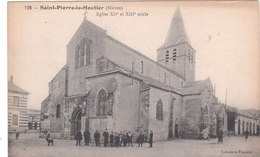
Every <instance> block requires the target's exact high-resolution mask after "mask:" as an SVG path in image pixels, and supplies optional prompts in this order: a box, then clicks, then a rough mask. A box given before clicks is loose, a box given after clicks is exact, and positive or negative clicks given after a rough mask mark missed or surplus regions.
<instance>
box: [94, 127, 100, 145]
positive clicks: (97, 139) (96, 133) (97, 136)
mask: <svg viewBox="0 0 260 157" xmlns="http://www.w3.org/2000/svg"><path fill="white" fill-rule="evenodd" d="M99 138H100V133H99V132H98V130H96V132H95V133H94V139H95V143H96V146H100V144H99Z"/></svg>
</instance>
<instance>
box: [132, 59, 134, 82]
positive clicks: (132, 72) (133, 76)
mask: <svg viewBox="0 0 260 157" xmlns="http://www.w3.org/2000/svg"><path fill="white" fill-rule="evenodd" d="M133 84H134V61H132V85H133Z"/></svg>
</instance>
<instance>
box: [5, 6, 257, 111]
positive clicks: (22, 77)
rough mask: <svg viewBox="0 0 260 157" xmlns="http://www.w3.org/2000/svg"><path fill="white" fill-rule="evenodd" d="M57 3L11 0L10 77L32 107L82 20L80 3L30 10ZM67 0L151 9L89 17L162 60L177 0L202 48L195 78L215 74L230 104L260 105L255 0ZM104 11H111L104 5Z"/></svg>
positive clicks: (41, 97) (41, 96) (221, 94)
mask: <svg viewBox="0 0 260 157" xmlns="http://www.w3.org/2000/svg"><path fill="white" fill-rule="evenodd" d="M53 4H55V5H61V4H62V3H53ZM53 4H51V3H19V4H18V3H16V4H11V3H9V8H8V9H9V10H8V35H9V36H8V77H9V78H10V75H14V82H15V84H17V85H18V86H20V87H21V88H23V89H25V90H27V91H28V92H30V93H31V94H30V95H29V104H28V106H29V107H30V108H38V109H40V104H41V101H42V100H44V99H45V98H46V97H47V96H48V82H50V81H51V80H52V78H53V77H54V76H55V75H56V74H57V72H58V71H59V70H60V69H61V68H62V67H63V65H64V64H65V63H66V45H67V44H68V42H69V40H70V39H71V37H72V36H73V34H74V33H75V32H76V30H77V29H78V27H79V25H80V24H81V23H82V21H83V17H84V15H83V13H84V11H82V10H81V11H79V10H73V11H72V10H70V11H69V10H56V11H53V10H39V9H33V10H25V7H24V6H25V5H32V6H33V7H40V5H49V6H52V5H53ZM62 5H64V6H65V5H66V6H76V5H78V6H83V5H88V6H94V5H99V6H103V7H106V6H109V5H111V6H122V7H123V10H121V11H119V12H127V11H134V12H137V13H139V12H146V13H148V16H144V17H137V16H135V17H125V16H124V17H111V16H109V17H98V16H96V12H97V11H94V10H88V13H87V19H88V20H90V21H91V22H93V23H95V24H96V25H98V26H100V27H101V28H103V29H105V30H107V33H108V34H109V35H111V36H113V37H114V38H116V39H118V40H120V41H122V42H123V43H125V44H127V45H128V46H130V47H132V48H134V49H136V50H138V51H139V52H141V53H143V54H145V55H146V56H148V57H150V58H152V59H154V60H156V54H157V51H156V50H157V49H158V48H159V47H160V46H161V45H162V44H163V42H164V40H165V38H166V33H167V31H168V28H169V25H170V22H171V19H172V17H173V14H174V11H175V9H176V7H177V5H178V6H179V7H180V9H181V12H182V16H183V20H184V24H185V27H186V32H187V34H188V36H189V38H190V41H191V46H192V47H193V48H194V49H195V50H196V80H200V79H206V78H208V77H210V79H211V81H212V84H213V85H214V84H215V85H216V96H217V97H218V98H219V100H220V101H222V102H225V91H226V88H227V89H228V99H227V101H228V105H231V106H235V107H239V108H257V109H260V99H259V97H260V55H259V47H258V46H259V36H258V35H259V32H258V8H257V3H256V2H203V4H202V3H199V2H182V3H180V2H178V3H177V2H160V3H158V2H149V3H148V2H145V3H141V2H139V3H104V2H102V3H86V2H85V3H63V4H62ZM103 12H107V11H106V10H104V11H103Z"/></svg>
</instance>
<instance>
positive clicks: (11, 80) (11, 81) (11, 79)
mask: <svg viewBox="0 0 260 157" xmlns="http://www.w3.org/2000/svg"><path fill="white" fill-rule="evenodd" d="M10 83H14V77H13V75H11V77H10Z"/></svg>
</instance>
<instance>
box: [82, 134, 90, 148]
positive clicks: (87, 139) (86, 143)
mask: <svg viewBox="0 0 260 157" xmlns="http://www.w3.org/2000/svg"><path fill="white" fill-rule="evenodd" d="M83 136H84V140H85V145H88V144H89V141H90V132H89V131H88V130H85V131H84V133H83Z"/></svg>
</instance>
